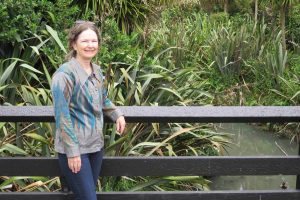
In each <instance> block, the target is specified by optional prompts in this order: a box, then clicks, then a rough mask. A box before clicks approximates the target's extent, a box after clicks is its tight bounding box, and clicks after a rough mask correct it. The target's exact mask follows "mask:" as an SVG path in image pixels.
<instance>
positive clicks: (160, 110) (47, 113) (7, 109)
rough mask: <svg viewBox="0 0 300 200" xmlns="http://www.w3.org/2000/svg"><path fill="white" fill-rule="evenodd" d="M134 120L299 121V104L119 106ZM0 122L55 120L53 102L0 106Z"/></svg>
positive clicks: (128, 120) (203, 121) (131, 120)
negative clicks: (37, 104)
mask: <svg viewBox="0 0 300 200" xmlns="http://www.w3.org/2000/svg"><path fill="white" fill-rule="evenodd" d="M119 108H120V109H121V110H122V111H123V112H124V114H125V116H126V121H127V122H129V123H131V122H132V123H133V122H150V123H151V122H199V123H200V122H201V123H206V122H300V106H120V107H119ZM106 120H107V119H106ZM0 121H2V122H25V121H29V122H54V114H53V107H52V106H1V107H0Z"/></svg>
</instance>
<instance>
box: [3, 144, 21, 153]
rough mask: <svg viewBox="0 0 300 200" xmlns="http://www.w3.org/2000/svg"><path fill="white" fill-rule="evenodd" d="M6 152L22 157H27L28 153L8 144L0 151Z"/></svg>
mask: <svg viewBox="0 0 300 200" xmlns="http://www.w3.org/2000/svg"><path fill="white" fill-rule="evenodd" d="M4 150H7V151H9V152H10V153H13V154H20V155H27V152H26V151H24V150H23V149H20V148H19V147H17V146H15V145H12V144H9V143H6V144H4V145H3V147H2V148H1V149H0V152H3V151H4Z"/></svg>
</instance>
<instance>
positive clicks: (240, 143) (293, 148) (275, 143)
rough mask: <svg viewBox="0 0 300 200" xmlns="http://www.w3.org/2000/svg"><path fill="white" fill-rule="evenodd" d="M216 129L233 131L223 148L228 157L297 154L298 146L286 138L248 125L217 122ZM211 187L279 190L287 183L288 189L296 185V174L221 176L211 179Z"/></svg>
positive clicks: (227, 131)
mask: <svg viewBox="0 0 300 200" xmlns="http://www.w3.org/2000/svg"><path fill="white" fill-rule="evenodd" d="M218 131H219V132H226V133H231V134H234V136H233V138H232V142H233V143H234V144H233V145H230V147H229V148H226V150H227V151H228V155H229V156H284V155H297V154H298V145H297V144H296V143H290V140H289V139H286V138H279V137H277V136H276V135H275V134H272V133H270V132H267V131H263V130H261V129H259V128H258V127H255V126H252V125H248V124H220V126H218ZM291 167H292V166H291ZM211 181H212V184H211V185H210V187H211V190H268V189H270V190H271V189H274V190H275V189H279V188H280V185H281V184H282V182H287V185H288V189H295V188H296V176H287V175H278V176H221V177H214V178H212V179H211Z"/></svg>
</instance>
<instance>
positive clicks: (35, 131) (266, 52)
mask: <svg viewBox="0 0 300 200" xmlns="http://www.w3.org/2000/svg"><path fill="white" fill-rule="evenodd" d="M0 9H1V12H0V20H1V22H2V25H1V27H0V30H1V31H0V44H1V45H0V103H1V104H2V105H18V106H27V105H52V98H51V94H50V84H51V75H52V74H53V72H54V71H55V70H56V69H57V67H58V66H59V65H60V64H61V63H62V62H64V60H63V59H64V58H63V55H64V54H65V53H66V51H67V50H66V33H67V29H68V28H69V27H70V26H72V24H73V23H74V21H75V20H76V19H86V20H92V21H94V22H96V23H97V25H98V26H99V27H100V28H101V32H102V44H101V51H100V53H99V56H98V57H97V58H96V59H95V62H98V63H100V64H101V66H102V67H103V68H104V71H106V73H107V76H108V77H109V78H108V88H109V96H110V98H111V99H113V100H114V102H115V103H116V104H117V105H152V106H160V105H182V106H189V105H299V102H300V54H299V53H300V35H299V31H300V30H299V27H300V14H299V13H300V4H299V1H297V0H274V1H269V0H261V1H259V0H219V1H217V0H215V1H210V0H160V1H159V0H156V1H154V0H153V1H143V0H127V1H121V0H86V1H84V0H56V1H53V0H52V1H46V0H19V1H15V0H1V8H0ZM20 11H22V12H20ZM106 126H107V127H106V130H107V131H106V135H105V138H106V140H107V141H106V154H107V155H110V156H114V155H119V156H120V155H121V156H122V155H124V156H129V155H130V156H132V155H145V156H148V155H160V156H163V155H165V156H177V155H178V156H179V155H217V154H221V153H222V151H223V148H224V145H227V144H228V143H229V142H228V137H229V135H227V134H220V133H216V132H214V131H213V125H211V124H151V125H150V126H149V125H148V124H130V127H128V129H127V131H126V135H125V136H124V137H119V136H118V135H116V132H115V127H114V126H112V125H106ZM53 128H54V127H53V124H49V123H30V124H27V123H16V124H14V123H0V138H1V139H0V155H1V156H12V155H30V156H53V155H54V151H53V137H52V134H53ZM288 128H292V129H293V130H294V134H292V135H291V136H292V137H294V138H297V137H298V134H299V129H300V128H299V124H295V123H290V124H287V126H285V129H288ZM175 136H176V137H175ZM104 179H105V180H103V181H101V183H102V185H100V186H99V190H101V189H102V190H111V189H113V190H141V189H142V190H176V189H191V190H203V189H207V184H208V181H207V180H205V179H203V178H202V177H159V178H153V177H152V178H145V177H144V178H143V177H120V178H114V179H113V178H110V179H108V178H104ZM1 180H3V181H1ZM37 180H39V181H37ZM145 181H146V182H145ZM144 182H145V183H144ZM11 183H13V186H14V187H13V188H11V185H10V184H11ZM31 183H32V184H31ZM174 183H177V184H174ZM28 184H31V185H30V187H28ZM59 185H60V184H59V180H58V179H57V178H45V177H30V178H28V177H10V178H9V177H0V190H2V191H3V190H20V191H23V190H27V191H30V190H56V189H58V188H59Z"/></svg>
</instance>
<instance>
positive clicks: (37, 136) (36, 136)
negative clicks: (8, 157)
mask: <svg viewBox="0 0 300 200" xmlns="http://www.w3.org/2000/svg"><path fill="white" fill-rule="evenodd" d="M23 135H24V136H27V137H29V138H32V139H34V140H37V141H40V142H43V143H45V144H50V142H49V141H48V140H47V139H46V138H44V137H43V136H41V135H39V134H37V133H25V134H23Z"/></svg>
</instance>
